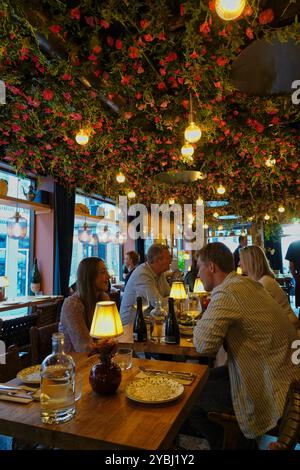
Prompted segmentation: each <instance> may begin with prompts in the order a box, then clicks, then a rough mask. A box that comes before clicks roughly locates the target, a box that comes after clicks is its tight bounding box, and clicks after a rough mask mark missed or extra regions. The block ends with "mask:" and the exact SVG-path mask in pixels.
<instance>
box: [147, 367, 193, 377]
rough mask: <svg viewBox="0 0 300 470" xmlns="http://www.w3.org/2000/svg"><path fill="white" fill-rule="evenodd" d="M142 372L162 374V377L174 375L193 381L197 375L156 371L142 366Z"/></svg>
mask: <svg viewBox="0 0 300 470" xmlns="http://www.w3.org/2000/svg"><path fill="white" fill-rule="evenodd" d="M140 370H141V371H142V372H145V373H146V374H147V373H148V374H162V375H173V376H176V377H181V378H183V379H193V378H194V377H195V374H192V373H191V372H177V371H169V370H156V369H146V368H145V367H143V366H140Z"/></svg>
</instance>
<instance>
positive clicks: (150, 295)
mask: <svg viewBox="0 0 300 470" xmlns="http://www.w3.org/2000/svg"><path fill="white" fill-rule="evenodd" d="M170 264H171V255H170V252H169V249H168V247H167V246H166V245H162V244H153V245H151V246H150V248H149V250H148V253H147V261H146V263H143V264H141V265H140V266H138V267H137V268H136V269H135V270H134V272H133V273H132V275H131V276H130V279H129V281H128V283H127V285H126V288H125V291H124V294H123V298H122V303H121V309H120V314H121V319H122V323H123V325H126V324H127V323H130V321H132V320H133V318H134V314H135V309H134V304H135V303H136V298H137V297H143V298H144V299H148V300H149V302H150V304H151V305H154V303H155V301H156V300H157V299H160V300H162V299H163V298H166V297H168V296H169V294H170V286H169V284H168V282H167V280H166V277H165V274H164V273H165V272H166V271H168V270H169V268H170Z"/></svg>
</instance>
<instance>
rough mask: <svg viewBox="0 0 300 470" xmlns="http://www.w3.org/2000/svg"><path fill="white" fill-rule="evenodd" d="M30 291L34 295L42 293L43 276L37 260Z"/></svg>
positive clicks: (34, 264)
mask: <svg viewBox="0 0 300 470" xmlns="http://www.w3.org/2000/svg"><path fill="white" fill-rule="evenodd" d="M30 289H31V291H32V292H33V293H34V294H36V293H37V292H40V290H41V274H40V272H39V269H38V265H37V258H34V262H33V268H32V272H31V283H30Z"/></svg>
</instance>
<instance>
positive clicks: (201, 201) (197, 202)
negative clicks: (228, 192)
mask: <svg viewBox="0 0 300 470" xmlns="http://www.w3.org/2000/svg"><path fill="white" fill-rule="evenodd" d="M196 204H197V206H202V205H203V204H204V201H203V199H202V197H200V196H199V197H198V199H197V201H196Z"/></svg>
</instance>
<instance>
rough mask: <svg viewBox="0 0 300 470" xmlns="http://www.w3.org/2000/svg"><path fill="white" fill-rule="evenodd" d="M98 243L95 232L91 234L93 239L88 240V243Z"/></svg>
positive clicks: (95, 244)
mask: <svg viewBox="0 0 300 470" xmlns="http://www.w3.org/2000/svg"><path fill="white" fill-rule="evenodd" d="M98 243H99V241H98V237H97V235H95V234H93V235H92V236H91V239H90V241H89V242H88V244H89V245H90V246H97V245H98Z"/></svg>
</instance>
